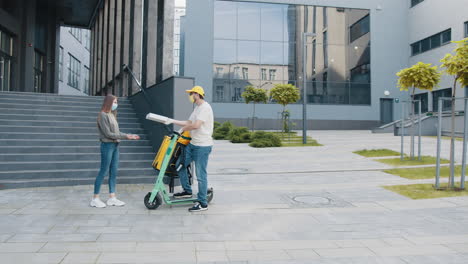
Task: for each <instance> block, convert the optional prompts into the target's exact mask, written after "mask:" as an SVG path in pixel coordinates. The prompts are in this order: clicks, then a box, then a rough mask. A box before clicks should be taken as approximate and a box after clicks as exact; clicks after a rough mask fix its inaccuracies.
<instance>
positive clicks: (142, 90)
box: [122, 64, 173, 134]
mask: <svg viewBox="0 0 468 264" xmlns="http://www.w3.org/2000/svg"><path fill="white" fill-rule="evenodd" d="M122 72H126V73H130V75H131V76H132V79H133V80H134V81H135V82H136V84H137V85H138V88H140V91H141V92H142V93H143V97H144V98H145V100H146V102H147V103H148V105H149V107H150V109H151V110H150V112H152V110H153V103H152V102H151V99H150V97H149V96H148V94H147V93H146V91H145V88H143V87H142V86H141V82H140V81H138V79H137V78H136V76H135V73H134V72H133V71H132V69H131V68H130V67H129V66H128V65H127V64H123V65H122ZM164 128H165V129H166V130H167V131H168V132H169V133H170V134H172V133H173V131H172V130H171V129H170V128H169V126H168V125H164Z"/></svg>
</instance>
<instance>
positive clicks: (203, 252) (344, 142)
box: [0, 131, 468, 264]
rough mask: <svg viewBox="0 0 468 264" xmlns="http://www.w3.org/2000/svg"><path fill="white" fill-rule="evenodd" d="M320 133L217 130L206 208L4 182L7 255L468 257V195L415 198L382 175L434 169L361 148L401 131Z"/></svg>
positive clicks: (48, 258)
mask: <svg viewBox="0 0 468 264" xmlns="http://www.w3.org/2000/svg"><path fill="white" fill-rule="evenodd" d="M310 133H311V135H312V137H314V138H316V139H318V141H319V142H320V143H322V144H324V146H323V147H307V148H274V149H253V148H249V147H248V146H247V145H245V144H236V145H233V144H231V143H229V142H225V141H217V142H216V146H215V148H214V151H213V156H212V159H211V160H210V164H209V172H210V175H209V180H210V185H211V186H213V187H214V189H215V198H214V200H213V203H212V204H210V207H209V210H208V211H205V212H200V213H189V212H187V206H174V207H172V208H171V207H168V206H162V207H160V208H159V209H158V210H155V211H149V210H147V209H146V208H145V207H144V205H143V197H144V195H145V194H146V193H147V192H148V191H149V190H151V185H119V186H118V194H119V198H120V199H122V200H124V201H126V202H127V205H126V206H124V207H120V208H117V207H112V208H105V209H96V208H90V207H89V206H88V203H89V200H90V197H91V194H92V187H91V186H76V187H55V188H35V189H17V190H3V191H0V263H2V264H3V263H14V264H19V263H178V264H186V263H223V264H227V263H235V264H241V263H242V264H245V263H259V264H260V263H262V264H263V263H265V264H267V263H268V264H270V263H271V264H279V263H284V264H286V263H288V264H299V263H304V264H305V263H307V264H310V263H343V264H348V263H392V264H393V263H395V264H404V263H424V264H431V263H444V264H447V263H448V264H451V263H465V264H466V263H468V261H467V260H468V229H467V226H468V197H459V198H443V199H431V200H410V199H408V198H406V197H403V196H400V195H398V194H395V193H393V192H390V191H387V190H385V189H383V188H381V186H382V185H393V184H407V183H420V182H432V180H416V181H414V180H413V181H412V180H407V179H403V178H399V177H396V176H393V175H389V174H386V173H383V172H380V171H379V170H380V169H385V168H389V167H390V166H388V165H385V164H381V163H379V162H377V161H375V160H372V159H369V158H364V157H361V156H359V155H355V154H353V153H352V151H355V150H359V149H363V148H367V149H371V148H390V149H394V150H399V138H398V137H394V136H392V135H388V134H371V133H369V132H368V131H311V132H310ZM423 142H424V147H423V154H424V155H435V148H434V147H435V139H431V138H424V141H423ZM432 145H433V146H434V147H433V146H432ZM445 145H447V146H448V143H447V144H445V143H444V147H445ZM457 146H458V147H459V148H458V149H459V150H461V142H460V143H459V144H458V145H457ZM408 150H409V149H408ZM432 152H434V153H432ZM447 153H448V150H447ZM444 155H446V154H443V156H444ZM444 157H446V156H444ZM460 160H461V158H460ZM148 166H150V165H148ZM103 191H104V192H105V191H107V188H106V187H103Z"/></svg>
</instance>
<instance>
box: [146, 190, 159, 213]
mask: <svg viewBox="0 0 468 264" xmlns="http://www.w3.org/2000/svg"><path fill="white" fill-rule="evenodd" d="M150 197H151V192H149V193H148V194H147V195H146V196H145V200H144V202H145V206H146V208H148V209H150V210H155V209H157V208H158V207H159V206H160V205H161V204H162V198H161V195H159V193H158V194H157V195H156V198H154V201H153V202H150V201H149V199H150Z"/></svg>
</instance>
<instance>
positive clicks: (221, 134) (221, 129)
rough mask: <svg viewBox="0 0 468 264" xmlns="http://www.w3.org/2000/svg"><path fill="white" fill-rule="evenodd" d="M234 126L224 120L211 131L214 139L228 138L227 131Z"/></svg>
mask: <svg viewBox="0 0 468 264" xmlns="http://www.w3.org/2000/svg"><path fill="white" fill-rule="evenodd" d="M218 124H219V123H218ZM233 128H234V125H233V124H232V123H231V122H229V121H228V122H224V123H223V124H221V125H219V126H218V127H217V128H216V129H215V130H214V132H213V138H214V139H228V138H227V136H228V135H229V132H231V130H232V129H233Z"/></svg>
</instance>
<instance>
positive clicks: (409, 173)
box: [384, 166, 462, 180]
mask: <svg viewBox="0 0 468 264" xmlns="http://www.w3.org/2000/svg"><path fill="white" fill-rule="evenodd" d="M461 167H462V166H455V176H457V175H460V174H461ZM384 172H386V173H389V174H393V175H396V176H400V177H403V178H407V179H411V180H417V179H433V178H435V174H436V167H427V168H412V169H391V170H384ZM449 175H450V167H449V166H444V167H440V177H441V178H448V176H449Z"/></svg>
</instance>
